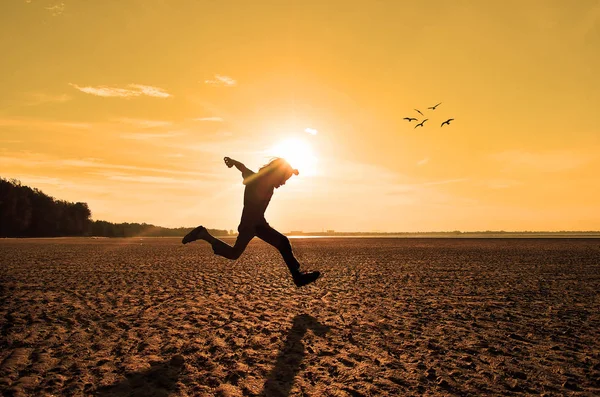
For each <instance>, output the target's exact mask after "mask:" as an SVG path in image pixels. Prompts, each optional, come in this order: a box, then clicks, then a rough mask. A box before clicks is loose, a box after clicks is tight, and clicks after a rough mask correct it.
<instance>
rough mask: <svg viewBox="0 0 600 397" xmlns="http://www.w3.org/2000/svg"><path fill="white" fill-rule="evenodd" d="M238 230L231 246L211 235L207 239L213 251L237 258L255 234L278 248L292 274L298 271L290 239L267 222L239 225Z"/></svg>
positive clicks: (294, 274) (223, 255)
mask: <svg viewBox="0 0 600 397" xmlns="http://www.w3.org/2000/svg"><path fill="white" fill-rule="evenodd" d="M238 231H239V234H238V237H237V239H236V240H235V244H234V245H233V247H232V246H231V245H229V244H227V243H226V242H224V241H222V240H219V239H218V238H215V237H213V240H212V241H209V243H210V244H211V245H212V248H213V251H214V253H215V254H217V255H220V256H222V257H225V258H227V259H237V258H239V257H240V255H242V253H243V252H244V250H245V249H246V247H247V246H248V243H250V240H252V239H253V238H254V237H255V236H256V237H258V238H260V239H261V240H263V241H264V242H266V243H268V244H271V245H272V246H273V247H275V248H277V249H278V250H279V252H280V253H281V256H283V260H284V261H285V264H286V265H287V267H288V269H289V270H290V273H292V276H294V277H295V276H296V275H297V274H299V273H300V263H298V261H297V260H296V257H294V253H293V252H292V245H291V244H290V240H289V239H288V238H287V237H286V236H284V235H283V234H281V233H279V232H278V231H277V230H275V229H273V228H272V227H271V226H269V224H267V223H264V224H259V225H256V226H248V227H246V226H240V227H239V229H238Z"/></svg>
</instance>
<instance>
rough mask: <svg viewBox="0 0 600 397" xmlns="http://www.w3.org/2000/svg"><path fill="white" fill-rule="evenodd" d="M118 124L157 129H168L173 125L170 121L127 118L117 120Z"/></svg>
mask: <svg viewBox="0 0 600 397" xmlns="http://www.w3.org/2000/svg"><path fill="white" fill-rule="evenodd" d="M117 121H118V122H120V123H124V124H129V125H134V126H136V127H140V128H157V127H168V126H171V125H173V123H172V122H170V121H163V120H144V119H130V118H127V117H122V118H119V119H117Z"/></svg>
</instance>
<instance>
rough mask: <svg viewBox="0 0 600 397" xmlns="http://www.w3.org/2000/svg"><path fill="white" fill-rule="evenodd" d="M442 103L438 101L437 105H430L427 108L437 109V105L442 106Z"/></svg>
mask: <svg viewBox="0 0 600 397" xmlns="http://www.w3.org/2000/svg"><path fill="white" fill-rule="evenodd" d="M441 104H442V103H441V102H440V103H438V104H437V105H435V106H430V107H428V108H427V109H431V110H435V108H437V107H438V106H440V105H441Z"/></svg>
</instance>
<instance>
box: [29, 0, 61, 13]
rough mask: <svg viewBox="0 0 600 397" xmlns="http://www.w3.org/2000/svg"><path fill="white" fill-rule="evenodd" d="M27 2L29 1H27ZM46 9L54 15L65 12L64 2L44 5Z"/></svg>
mask: <svg viewBox="0 0 600 397" xmlns="http://www.w3.org/2000/svg"><path fill="white" fill-rule="evenodd" d="M28 3H29V2H28ZM44 8H45V9H46V10H48V11H51V12H52V16H53V17H56V16H59V15H62V14H63V12H65V3H58V4H55V5H53V6H50V7H44Z"/></svg>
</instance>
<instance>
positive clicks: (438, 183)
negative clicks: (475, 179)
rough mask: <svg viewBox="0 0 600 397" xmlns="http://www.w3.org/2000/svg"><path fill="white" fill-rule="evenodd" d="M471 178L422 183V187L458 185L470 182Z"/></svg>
mask: <svg viewBox="0 0 600 397" xmlns="http://www.w3.org/2000/svg"><path fill="white" fill-rule="evenodd" d="M468 180H469V178H454V179H442V180H439V181H430V182H423V183H421V185H422V186H431V185H447V184H449V183H458V182H465V181H468Z"/></svg>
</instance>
